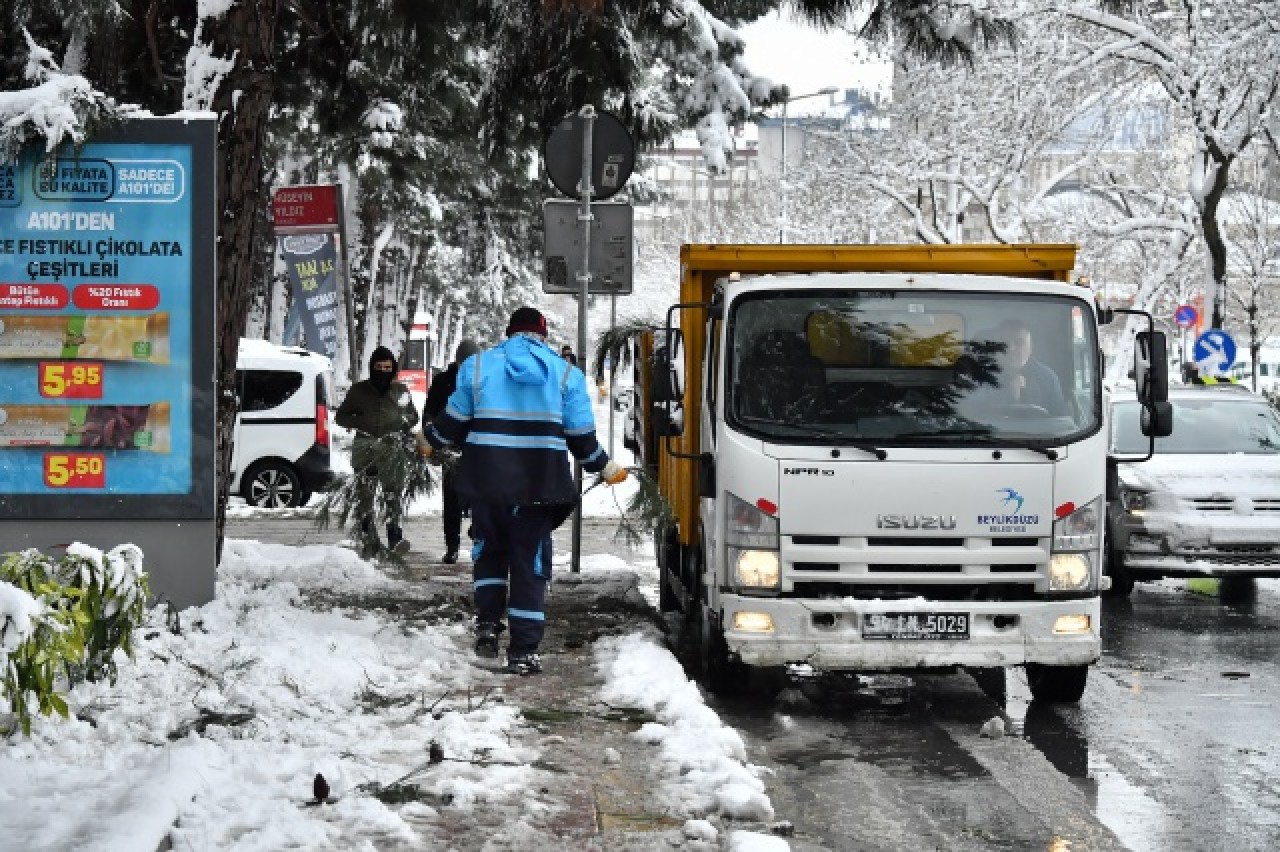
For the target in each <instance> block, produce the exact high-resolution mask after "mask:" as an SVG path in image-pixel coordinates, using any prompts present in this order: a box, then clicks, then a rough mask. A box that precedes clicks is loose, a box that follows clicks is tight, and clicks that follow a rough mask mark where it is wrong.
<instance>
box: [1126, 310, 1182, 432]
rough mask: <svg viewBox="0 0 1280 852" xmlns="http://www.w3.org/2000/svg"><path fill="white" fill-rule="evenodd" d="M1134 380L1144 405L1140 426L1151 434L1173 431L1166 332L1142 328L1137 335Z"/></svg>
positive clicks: (1140, 400)
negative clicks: (1143, 329)
mask: <svg viewBox="0 0 1280 852" xmlns="http://www.w3.org/2000/svg"><path fill="white" fill-rule="evenodd" d="M1133 380H1134V383H1135V385H1136V389H1137V395H1138V402H1139V403H1140V404H1141V405H1142V417H1141V421H1140V426H1141V428H1142V434H1144V435H1147V436H1148V437H1154V438H1164V437H1166V436H1168V435H1172V434H1173V407H1172V406H1171V405H1169V354H1168V350H1167V347H1166V343H1165V336H1164V332H1160V331H1140V332H1138V333H1137V335H1135V337H1134V346H1133Z"/></svg>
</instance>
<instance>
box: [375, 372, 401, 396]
mask: <svg viewBox="0 0 1280 852" xmlns="http://www.w3.org/2000/svg"><path fill="white" fill-rule="evenodd" d="M395 377H396V374H395V373H390V372H384V371H382V370H374V371H373V372H371V373H370V374H369V381H370V383H372V384H373V386H374V388H375V389H377V391H378V393H386V392H387V388H389V387H391V382H392V381H393V380H394V379H395Z"/></svg>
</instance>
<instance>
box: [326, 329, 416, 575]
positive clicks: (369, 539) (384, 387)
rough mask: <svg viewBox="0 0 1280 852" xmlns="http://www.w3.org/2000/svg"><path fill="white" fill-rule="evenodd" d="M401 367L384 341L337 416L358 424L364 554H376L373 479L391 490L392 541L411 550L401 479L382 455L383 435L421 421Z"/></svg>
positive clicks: (355, 459)
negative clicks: (383, 464) (382, 463)
mask: <svg viewBox="0 0 1280 852" xmlns="http://www.w3.org/2000/svg"><path fill="white" fill-rule="evenodd" d="M399 370H400V368H399V362H398V361H397V360H396V356H395V354H394V353H393V352H392V351H391V350H390V349H388V348H386V347H385V346H379V347H378V348H377V349H375V350H373V354H372V355H371V356H370V357H369V378H367V379H365V380H364V381H360V382H356V383H355V384H354V385H352V386H351V389H350V390H349V391H347V395H346V397H345V398H344V399H343V400H342V404H341V405H340V406H338V413H337V414H336V415H334V421H335V422H336V423H337V424H338V425H339V426H341V427H343V428H344V429H353V430H355V433H356V435H355V439H354V440H353V441H352V442H351V467H352V470H353V471H354V473H355V475H356V476H357V477H359V478H358V479H357V481H356V487H357V489H358V491H357V498H356V517H358V518H359V519H360V528H361V531H362V532H363V533H364V541H365V552H364V556H365V558H370V557H372V556H375V555H376V553H375V552H371V551H373V547H374V546H376V543H377V536H376V534H375V533H374V531H373V527H374V505H373V504H374V481H375V479H376V481H377V482H378V484H380V485H381V487H382V489H383V493H384V494H386V495H387V498H388V502H387V519H386V521H387V547H388V548H390V550H391V551H392V552H393V553H395V554H396V555H398V556H403V555H404V554H405V553H408V552H409V542H408V541H406V540H405V537H404V532H403V530H402V529H401V527H400V520H401V516H402V515H403V512H404V507H403V506H401V505H400V501H399V499H398V495H399V493H400V483H398V482H394V481H393V479H392V476H391V471H389V470H386V469H383V470H381V471H379V469H378V465H377V464H376V460H377V451H378V450H377V447H378V440H377V439H378V438H381V437H383V436H385V435H390V434H392V433H394V432H406V433H408V432H412V431H413V427H415V426H417V425H418V409H417V407H415V406H414V404H413V398H412V396H410V394H409V388H407V387H406V386H405V385H404V384H402V383H401V382H397V381H396V380H395V379H396V373H398V372H399Z"/></svg>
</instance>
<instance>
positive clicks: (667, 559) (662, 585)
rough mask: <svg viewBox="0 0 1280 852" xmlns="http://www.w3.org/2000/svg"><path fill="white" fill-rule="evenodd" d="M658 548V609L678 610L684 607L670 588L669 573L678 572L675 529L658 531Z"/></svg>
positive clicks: (678, 556)
mask: <svg viewBox="0 0 1280 852" xmlns="http://www.w3.org/2000/svg"><path fill="white" fill-rule="evenodd" d="M657 550H658V611H659V612H680V611H682V610H683V609H684V606H683V605H682V603H681V601H680V599H679V598H678V597H676V593H675V590H674V589H672V588H671V575H672V574H678V573H679V570H678V569H679V566H680V539H678V538H677V537H676V533H675V530H674V529H672V530H668V531H666V532H662V533H659V535H658V536H657Z"/></svg>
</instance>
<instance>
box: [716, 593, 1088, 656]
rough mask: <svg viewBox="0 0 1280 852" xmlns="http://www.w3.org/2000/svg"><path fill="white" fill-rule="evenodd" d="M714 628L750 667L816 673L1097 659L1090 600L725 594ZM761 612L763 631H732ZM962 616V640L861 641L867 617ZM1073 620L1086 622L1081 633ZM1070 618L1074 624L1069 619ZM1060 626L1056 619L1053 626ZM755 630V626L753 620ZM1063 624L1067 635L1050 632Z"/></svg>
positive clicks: (1078, 625)
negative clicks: (805, 667)
mask: <svg viewBox="0 0 1280 852" xmlns="http://www.w3.org/2000/svg"><path fill="white" fill-rule="evenodd" d="M720 600H721V605H722V610H721V615H722V621H721V623H722V624H723V625H724V637H725V642H726V644H727V645H728V646H729V651H730V652H731V653H734V654H737V655H738V656H739V657H740V658H741V659H742V661H743V662H745V663H748V664H750V665H755V666H777V665H785V664H788V663H807V664H809V665H812V666H814V667H816V668H822V669H851V670H858V671H883V670H888V669H903V668H944V667H950V666H956V665H962V666H1017V665H1022V664H1024V663H1043V664H1046V665H1084V664H1089V663H1094V662H1096V661H1097V659H1098V657H1099V656H1100V655H1101V653H1102V641H1101V639H1100V637H1099V632H1098V629H1099V626H1098V621H1099V610H1100V603H1099V599H1098V598H1097V597H1091V598H1084V599H1080V600H1062V601H1052V600H1046V601H1008V602H999V601H996V602H992V601H925V600H923V599H920V598H915V599H912V600H904V601H885V600H858V599H856V598H839V599H836V598H832V599H822V600H813V599H794V598H757V597H745V596H742V595H733V594H726V595H722V596H721V598H720ZM739 612H743V613H762V614H767V615H768V616H769V618H770V619H771V621H772V625H773V629H772V631H769V632H756V631H745V630H739V629H734V624H735V614H736V613H739ZM886 612H893V613H915V614H919V615H922V616H924V615H955V614H959V613H966V614H968V616H969V638H967V639H866V638H863V632H862V631H863V621H864V619H865V617H866V616H867V615H868V614H879V613H886ZM1079 616H1085V617H1087V618H1088V624H1087V627H1084V628H1083V629H1081V622H1080V619H1079V618H1078V617H1079ZM1073 617H1075V618H1073ZM1060 619H1063V620H1061V621H1060ZM751 621H752V622H753V623H758V622H759V619H752V620H751ZM1064 625H1070V626H1072V628H1073V629H1072V631H1071V632H1055V628H1057V629H1059V630H1060V629H1061V628H1062V627H1063V626H1064Z"/></svg>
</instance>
